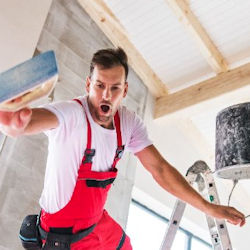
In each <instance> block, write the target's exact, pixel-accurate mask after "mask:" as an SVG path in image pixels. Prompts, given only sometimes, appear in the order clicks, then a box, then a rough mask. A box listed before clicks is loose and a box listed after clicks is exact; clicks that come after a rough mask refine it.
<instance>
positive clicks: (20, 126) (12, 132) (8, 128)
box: [0, 108, 32, 137]
mask: <svg viewBox="0 0 250 250" xmlns="http://www.w3.org/2000/svg"><path fill="white" fill-rule="evenodd" d="M31 116H32V110H31V109H29V108H23V109H21V110H18V111H16V112H5V111H0V131H1V132H2V133H4V134H5V135H8V136H12V137H15V136H18V135H20V134H22V133H23V131H24V130H25V128H26V127H27V125H28V124H29V122H30V120H31Z"/></svg>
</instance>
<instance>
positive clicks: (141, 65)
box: [78, 0, 167, 97]
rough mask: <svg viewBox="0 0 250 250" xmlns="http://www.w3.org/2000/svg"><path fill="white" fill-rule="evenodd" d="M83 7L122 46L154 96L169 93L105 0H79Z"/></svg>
mask: <svg viewBox="0 0 250 250" xmlns="http://www.w3.org/2000/svg"><path fill="white" fill-rule="evenodd" d="M78 2H79V4H80V5H81V7H82V8H83V9H84V10H85V11H86V12H87V13H88V14H89V16H90V17H91V18H92V19H93V20H94V21H95V23H96V24H97V25H98V26H99V27H100V29H101V30H102V31H103V32H104V34H105V35H106V36H107V37H108V38H109V39H110V41H111V42H112V43H113V45H114V46H115V47H118V46H119V47H122V48H123V49H124V50H125V51H126V53H127V55H128V61H129V64H130V66H131V67H132V68H133V69H134V71H135V72H136V73H137V74H138V76H139V77H140V78H141V79H142V81H143V82H144V84H145V85H146V86H147V87H148V89H149V91H150V93H151V94H152V95H153V96H154V97H160V96H164V95H166V94H167V89H166V85H165V84H164V83H163V82H162V81H161V80H160V79H159V78H158V76H157V75H156V74H155V73H154V72H153V70H152V69H151V67H150V66H149V65H148V64H147V62H146V61H145V59H144V58H143V57H142V56H141V54H140V53H139V52H138V51H137V49H136V48H135V46H134V45H133V44H132V42H131V41H130V40H129V38H128V35H127V33H126V31H125V29H124V28H123V27H122V25H121V24H120V22H119V21H118V20H117V18H116V17H115V16H114V15H113V13H112V12H111V10H110V9H109V8H108V6H107V5H106V4H105V3H104V1H103V0H91V1H89V0H78Z"/></svg>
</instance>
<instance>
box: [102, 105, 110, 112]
mask: <svg viewBox="0 0 250 250" xmlns="http://www.w3.org/2000/svg"><path fill="white" fill-rule="evenodd" d="M101 109H102V111H103V112H104V113H107V112H108V111H109V106H108V105H101Z"/></svg>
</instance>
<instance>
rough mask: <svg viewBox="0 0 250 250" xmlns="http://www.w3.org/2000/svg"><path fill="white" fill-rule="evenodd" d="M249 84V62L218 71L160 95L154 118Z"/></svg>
mask: <svg viewBox="0 0 250 250" xmlns="http://www.w3.org/2000/svg"><path fill="white" fill-rule="evenodd" d="M249 84H250V63H248V64H245V65H243V66H240V67H238V68H235V69H233V70H229V71H228V72H225V73H220V74H218V75H217V76H216V77H213V78H211V79H208V80H206V81H203V82H201V83H198V84H196V85H193V86H191V87H189V88H186V89H183V90H181V91H178V92H176V93H173V94H170V95H167V96H165V97H160V98H157V99H156V103H155V114H154V117H155V118H159V117H162V116H164V115H167V114H170V113H174V112H176V111H179V110H182V109H185V108H187V107H190V106H193V105H195V104H198V103H200V102H202V101H206V100H209V99H212V98H215V97H218V96H221V95H223V94H226V93H229V92H231V91H233V90H236V89H239V88H242V87H244V86H246V85H249Z"/></svg>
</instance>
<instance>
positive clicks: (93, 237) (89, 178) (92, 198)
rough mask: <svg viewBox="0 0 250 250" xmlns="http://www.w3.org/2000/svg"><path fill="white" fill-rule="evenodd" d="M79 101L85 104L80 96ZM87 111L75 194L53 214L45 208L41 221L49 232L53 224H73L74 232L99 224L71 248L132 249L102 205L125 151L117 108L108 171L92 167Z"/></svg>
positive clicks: (88, 249) (62, 226) (42, 225)
mask: <svg viewBox="0 0 250 250" xmlns="http://www.w3.org/2000/svg"><path fill="white" fill-rule="evenodd" d="M76 101H77V102H78V103H80V104H81V105H82V103H81V102H80V101H79V100H76ZM83 110H84V108H83ZM84 112H85V110H84ZM85 115H86V120H87V125H88V127H87V148H86V150H85V154H84V157H83V159H82V163H81V165H80V168H79V170H78V178H77V181H76V186H75V189H74V192H73V195H72V197H71V199H70V201H69V202H68V204H67V205H66V206H65V207H64V208H62V209H61V210H59V211H58V212H56V213H54V214H49V213H46V212H45V211H44V210H42V212H41V218H40V225H41V227H42V228H43V229H44V230H45V231H46V232H49V231H50V228H66V227H73V229H72V232H73V233H76V232H78V231H80V230H83V229H85V228H88V227H90V226H92V225H93V224H96V227H95V228H94V230H93V231H92V232H91V233H90V234H89V235H87V236H86V237H84V238H83V239H81V240H80V241H78V242H75V243H73V244H72V245H71V247H70V249H74V250H84V249H86V250H92V249H93V250H97V249H98V250H101V249H103V250H115V249H122V250H130V249H132V247H131V244H130V240H129V238H128V237H127V236H126V234H125V233H124V231H123V230H122V228H121V227H120V226H119V225H118V224H117V223H116V222H115V221H114V220H113V219H112V218H111V217H110V216H109V215H108V213H107V211H105V210H104V209H103V208H104V204H105V201H106V199H107V193H108V191H109V189H110V186H111V183H112V182H113V181H114V179H115V178H116V176H117V169H116V164H117V162H118V161H119V159H120V157H121V154H122V151H123V146H122V138H121V130H120V118H119V114H118V112H117V113H116V115H115V117H114V120H115V128H116V134H117V144H118V147H117V151H116V155H115V158H114V162H113V165H112V168H111V170H110V171H107V172H96V171H92V170H91V166H92V157H93V156H94V154H95V150H94V149H91V126H90V123H89V120H88V117H87V114H86V112H85Z"/></svg>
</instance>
